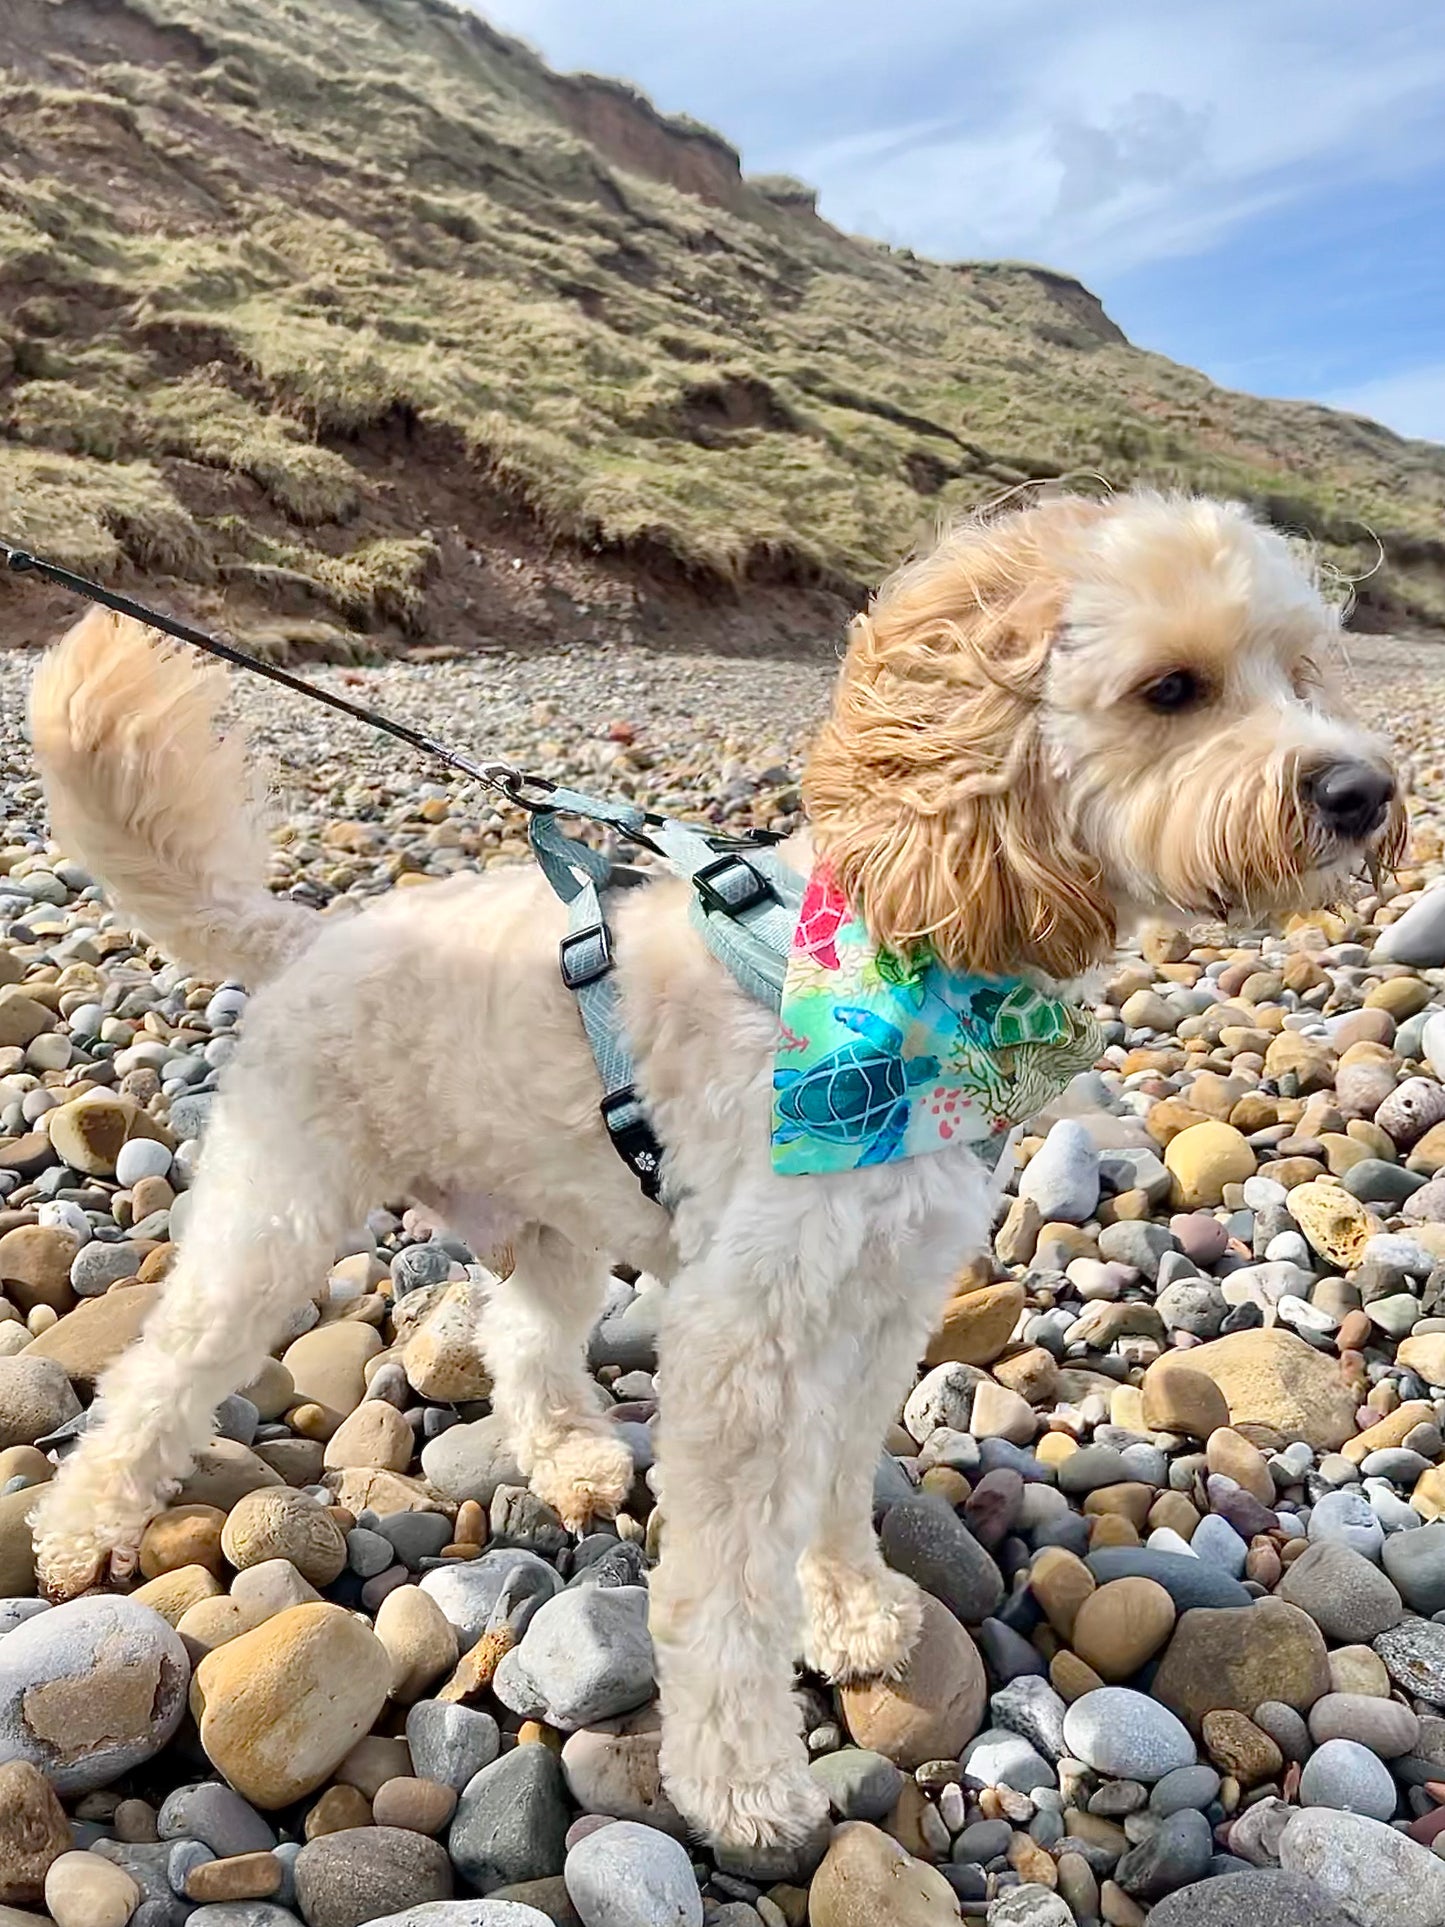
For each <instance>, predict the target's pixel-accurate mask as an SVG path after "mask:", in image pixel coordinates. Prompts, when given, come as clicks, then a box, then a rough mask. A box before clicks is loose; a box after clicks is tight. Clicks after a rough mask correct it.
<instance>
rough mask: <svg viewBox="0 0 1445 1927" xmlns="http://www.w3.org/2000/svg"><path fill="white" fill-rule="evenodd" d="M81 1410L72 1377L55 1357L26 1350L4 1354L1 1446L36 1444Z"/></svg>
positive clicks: (0, 1380)
mask: <svg viewBox="0 0 1445 1927" xmlns="http://www.w3.org/2000/svg"><path fill="white" fill-rule="evenodd" d="M79 1410H80V1400H79V1399H78V1398H77V1397H76V1396H75V1393H74V1392H73V1391H72V1390H71V1389H70V1377H69V1374H68V1373H67V1372H66V1370H65V1368H64V1366H63V1365H58V1364H57V1363H56V1362H55V1360H54V1359H53V1358H37V1357H35V1355H34V1354H33V1353H32V1352H30V1351H28V1350H27V1351H26V1352H25V1353H24V1354H22V1355H19V1356H17V1357H15V1358H0V1450H3V1449H4V1448H5V1447H6V1446H10V1445H34V1443H35V1441H36V1440H37V1439H43V1438H44V1437H45V1436H46V1435H47V1434H48V1433H50V1432H54V1431H57V1430H58V1429H59V1428H60V1427H61V1426H62V1425H64V1423H65V1421H66V1420H67V1419H70V1418H74V1417H75V1415H76V1413H77V1412H78V1411H79Z"/></svg>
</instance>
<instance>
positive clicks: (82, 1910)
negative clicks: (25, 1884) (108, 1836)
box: [45, 1853, 141, 1927]
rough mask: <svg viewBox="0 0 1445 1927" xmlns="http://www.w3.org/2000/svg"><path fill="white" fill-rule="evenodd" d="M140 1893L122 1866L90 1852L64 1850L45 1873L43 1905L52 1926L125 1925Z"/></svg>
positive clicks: (112, 1926) (138, 1902) (135, 1906)
mask: <svg viewBox="0 0 1445 1927" xmlns="http://www.w3.org/2000/svg"><path fill="white" fill-rule="evenodd" d="M140 1897H141V1896H140V1889H139V1887H137V1886H136V1884H135V1882H134V1880H132V1879H131V1877H130V1875H129V1874H128V1873H127V1872H126V1871H125V1869H124V1868H123V1867H116V1866H112V1865H111V1863H110V1861H108V1860H102V1859H101V1858H100V1857H99V1856H98V1855H97V1854H93V1853H63V1854H61V1855H60V1857H59V1859H57V1860H52V1861H51V1863H50V1870H49V1872H48V1873H47V1874H46V1876H45V1905H46V1908H47V1910H48V1912H49V1914H50V1917H51V1919H52V1920H53V1921H54V1922H55V1927H125V1924H126V1922H127V1921H128V1920H129V1919H130V1917H131V1915H132V1914H133V1913H134V1912H135V1910H136V1908H137V1906H138V1905H139V1904H140Z"/></svg>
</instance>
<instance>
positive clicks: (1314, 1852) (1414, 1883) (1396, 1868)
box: [1279, 1807, 1445, 1927]
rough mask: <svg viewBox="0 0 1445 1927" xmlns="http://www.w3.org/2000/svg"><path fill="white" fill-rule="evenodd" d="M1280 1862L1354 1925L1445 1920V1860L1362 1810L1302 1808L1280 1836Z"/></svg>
mask: <svg viewBox="0 0 1445 1927" xmlns="http://www.w3.org/2000/svg"><path fill="white" fill-rule="evenodd" d="M1279 1863H1280V1866H1281V1867H1282V1868H1283V1869H1284V1870H1285V1872H1286V1873H1295V1874H1303V1875H1304V1876H1305V1877H1306V1878H1307V1879H1310V1880H1314V1881H1316V1882H1317V1883H1318V1884H1319V1885H1320V1886H1321V1887H1323V1888H1324V1890H1325V1892H1326V1893H1327V1894H1329V1895H1330V1897H1331V1898H1332V1899H1333V1900H1334V1901H1335V1902H1336V1903H1337V1904H1338V1906H1339V1909H1340V1911H1341V1912H1342V1913H1343V1914H1344V1915H1345V1916H1346V1917H1347V1918H1348V1919H1349V1920H1351V1921H1352V1922H1354V1923H1355V1927H1440V1922H1441V1921H1442V1920H1445V1862H1441V1861H1439V1860H1437V1859H1436V1858H1435V1856H1434V1854H1433V1853H1431V1852H1430V1850H1429V1848H1428V1847H1422V1846H1419V1845H1417V1844H1416V1842H1415V1841H1413V1840H1411V1839H1410V1838H1409V1836H1408V1835H1407V1834H1403V1833H1397V1832H1396V1831H1395V1829H1394V1828H1393V1827H1389V1826H1386V1825H1385V1824H1384V1822H1383V1821H1380V1820H1368V1819H1366V1818H1365V1816H1364V1815H1363V1814H1358V1813H1336V1812H1333V1811H1331V1810H1329V1809H1327V1808H1322V1807H1313V1808H1310V1809H1309V1810H1308V1811H1306V1812H1302V1813H1297V1814H1296V1815H1295V1817H1294V1818H1293V1819H1292V1820H1291V1821H1290V1822H1289V1824H1288V1826H1286V1828H1285V1830H1284V1833H1283V1835H1282V1837H1281V1839H1280V1843H1279Z"/></svg>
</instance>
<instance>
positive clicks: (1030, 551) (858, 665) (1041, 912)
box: [804, 503, 1115, 980]
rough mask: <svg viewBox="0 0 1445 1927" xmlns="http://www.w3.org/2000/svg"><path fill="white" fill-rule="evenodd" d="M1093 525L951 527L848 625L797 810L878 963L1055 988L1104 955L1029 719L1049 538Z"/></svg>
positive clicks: (1051, 581) (1102, 902) (1106, 915)
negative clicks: (885, 958)
mask: <svg viewBox="0 0 1445 1927" xmlns="http://www.w3.org/2000/svg"><path fill="white" fill-rule="evenodd" d="M1075 508H1077V509H1078V510H1080V511H1081V512H1082V513H1081V514H1080V515H1079V516H1077V517H1076V516H1072V515H1070V514H1068V512H1067V511H1069V510H1072V509H1075ZM1092 509H1093V505H1092V504H1072V503H1071V504H1050V505H1048V506H1046V507H1040V508H1036V509H1031V510H1029V511H1026V512H1025V513H1023V514H1020V515H1018V516H1015V517H1011V518H1009V519H1008V520H1007V521H1005V522H1004V523H1001V524H998V525H994V526H991V527H990V526H987V525H980V524H971V525H965V526H964V527H963V528H961V529H959V530H956V531H955V532H954V533H953V534H951V535H950V536H948V537H945V539H944V540H943V541H942V542H941V543H940V544H939V546H938V548H936V549H935V550H934V551H933V552H932V553H931V554H930V555H928V556H926V557H924V558H922V559H921V560H920V561H917V562H914V563H911V564H909V565H907V566H905V567H904V568H903V569H901V570H900V571H899V572H898V574H897V575H896V576H894V577H893V578H892V579H891V580H890V581H889V582H888V583H887V584H885V586H884V588H883V589H882V591H881V592H880V594H879V596H878V598H877V600H876V602H875V603H874V605H873V607H872V609H871V610H870V611H869V613H868V614H867V615H865V616H860V617H859V618H858V619H857V621H856V622H855V623H854V625H853V632H852V640H851V644H850V647H849V650H848V655H847V659H846V661H845V663H844V667H843V674H842V677H841V679H840V682H839V687H838V691H837V696H836V699H835V703H834V708H833V713H832V715H831V717H830V719H829V721H828V723H827V724H826V725H825V727H824V729H823V731H822V733H821V735H820V737H819V739H818V742H817V744H816V746H815V748H814V751H813V754H812V756H811V758H810V759H809V764H808V768H807V771H806V774H805V777H804V796H805V800H806V803H807V807H808V812H809V815H810V817H811V819H812V824H813V831H814V837H815V841H816V846H817V849H818V853H819V855H820V856H821V857H824V858H826V860H827V861H828V862H829V863H830V864H831V866H832V868H833V870H834V872H835V874H836V876H837V878H838V881H839V884H840V885H841V887H842V888H843V890H844V891H845V892H846V893H847V894H848V896H849V897H850V898H851V899H852V901H853V902H854V903H856V904H857V905H858V906H859V908H860V910H861V912H862V914H863V916H864V918H865V919H866V921H867V923H868V927H869V930H870V932H871V934H872V936H873V938H874V940H875V941H876V942H877V943H879V944H881V945H884V946H886V947H887V948H889V949H893V950H896V951H899V952H901V953H904V954H906V953H907V952H908V951H910V950H912V949H916V948H917V947H919V946H920V945H923V944H927V945H928V946H929V947H930V948H931V950H932V951H933V953H934V954H935V955H936V956H938V957H939V958H940V959H941V960H942V961H943V962H944V963H946V964H948V965H949V966H950V967H952V968H954V969H958V970H975V971H980V972H982V973H984V974H986V975H990V976H1007V975H1011V974H1013V973H1015V972H1017V971H1019V970H1022V969H1033V970H1037V971H1041V972H1043V974H1044V975H1046V976H1048V977H1051V978H1054V979H1056V980H1063V979H1067V978H1070V977H1075V976H1078V975H1079V974H1080V973H1081V972H1082V971H1084V970H1085V969H1087V968H1088V967H1089V966H1090V965H1091V964H1093V963H1095V962H1097V961H1098V960H1099V959H1100V958H1101V957H1103V956H1105V955H1107V953H1108V951H1109V950H1110V949H1111V948H1112V946H1113V943H1114V938H1115V928H1114V916H1113V909H1112V906H1111V905H1110V903H1109V901H1108V899H1107V897H1106V895H1105V893H1104V891H1103V887H1102V883H1101V880H1100V878H1099V875H1098V870H1097V866H1096V865H1094V864H1093V863H1092V862H1091V861H1090V860H1089V858H1088V857H1087V855H1086V854H1085V853H1084V852H1083V851H1082V850H1080V849H1079V848H1078V846H1077V844H1076V843H1075V842H1074V840H1073V838H1072V837H1071V836H1070V835H1069V833H1068V830H1067V827H1066V824H1065V822H1064V818H1063V813H1062V811H1061V810H1060V808H1059V807H1058V806H1059V802H1060V796H1059V785H1058V782H1057V780H1056V779H1055V778H1054V777H1053V776H1052V774H1051V772H1050V770H1049V767H1048V761H1047V753H1046V747H1045V744H1044V741H1043V737H1042V731H1041V728H1040V718H1039V705H1040V701H1041V698H1042V694H1043V683H1044V675H1045V670H1046V665H1047V659H1048V651H1049V646H1050V643H1051V641H1052V639H1053V635H1054V633H1055V630H1056V628H1057V625H1058V620H1059V613H1060V607H1061V602H1062V585H1061V582H1060V579H1059V576H1058V572H1057V567H1056V566H1054V567H1051V566H1050V560H1051V557H1052V556H1053V554H1054V542H1053V538H1054V537H1055V536H1058V535H1060V534H1065V535H1066V534H1067V533H1068V532H1069V531H1070V530H1072V529H1074V528H1076V527H1077V526H1078V525H1079V522H1080V521H1081V520H1083V519H1084V517H1085V516H1086V515H1087V514H1088V513H1089V512H1091V511H1092ZM1043 524H1047V525H1048V526H1047V527H1044V526H1041V525H1043Z"/></svg>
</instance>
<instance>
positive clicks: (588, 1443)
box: [480, 1224, 633, 1530]
mask: <svg viewBox="0 0 1445 1927" xmlns="http://www.w3.org/2000/svg"><path fill="white" fill-rule="evenodd" d="M512 1249H513V1257H514V1261H515V1262H514V1265H513V1269H512V1274H511V1276H510V1277H509V1278H505V1279H504V1280H503V1281H502V1283H501V1284H500V1285H498V1287H497V1289H496V1290H495V1291H494V1292H493V1293H492V1296H491V1298H490V1299H489V1301H488V1303H487V1307H486V1310H485V1311H484V1312H483V1314H482V1321H481V1332H480V1340H481V1349H482V1356H483V1357H484V1358H485V1359H486V1362H487V1369H488V1371H489V1372H490V1373H491V1375H492V1409H493V1411H494V1412H495V1413H496V1415H497V1417H498V1418H499V1419H500V1421H501V1426H502V1430H503V1431H504V1433H505V1434H506V1437H507V1441H508V1444H509V1445H510V1447H511V1450H512V1455H513V1457H514V1458H515V1459H516V1462H517V1464H518V1466H519V1467H520V1469H521V1470H522V1471H523V1472H525V1473H526V1474H527V1477H528V1480H529V1482H530V1484H531V1487H532V1490H533V1491H534V1492H535V1493H536V1494H537V1497H538V1498H539V1499H545V1500H546V1502H547V1504H548V1505H550V1506H552V1507H553V1508H554V1509H555V1510H556V1511H557V1512H558V1513H559V1514H560V1516H561V1518H562V1520H563V1522H564V1524H566V1525H567V1526H569V1527H571V1528H572V1529H574V1530H578V1529H580V1528H582V1527H583V1526H585V1525H586V1524H587V1522H588V1521H589V1520H590V1519H594V1518H611V1517H612V1515H613V1513H615V1512H616V1511H617V1509H618V1508H619V1506H621V1504H622V1502H623V1500H624V1499H625V1498H626V1497H627V1494H628V1492H629V1491H630V1490H631V1487H632V1480H633V1463H632V1454H631V1452H630V1451H629V1449H628V1447H627V1444H626V1441H625V1440H624V1439H622V1438H621V1437H620V1436H619V1435H618V1433H617V1432H616V1431H615V1430H614V1428H613V1427H612V1426H611V1425H609V1424H608V1422H607V1419H606V1418H605V1417H604V1416H603V1399H602V1395H601V1394H600V1393H599V1391H598V1388H597V1386H596V1384H595V1383H594V1381H593V1380H592V1378H591V1377H590V1376H589V1374H588V1371H587V1359H586V1351H587V1340H588V1337H589V1335H590V1333H591V1331H592V1327H593V1325H594V1324H595V1323H596V1321H597V1317H598V1314H599V1313H600V1312H601V1309H602V1301H603V1296H604V1293H605V1290H606V1284H607V1272H608V1264H607V1260H606V1258H605V1257H604V1256H603V1255H602V1253H600V1252H597V1251H584V1250H583V1249H582V1248H581V1247H580V1246H579V1245H576V1244H573V1243H572V1241H571V1240H570V1239H568V1238H565V1237H563V1235H562V1234H561V1232H559V1231H555V1230H553V1229H552V1228H551V1227H550V1226H549V1225H538V1224H530V1225H527V1226H525V1227H524V1228H523V1229H522V1230H521V1231H520V1232H519V1233H518V1234H517V1236H516V1237H515V1239H514V1241H513V1247H512Z"/></svg>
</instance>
